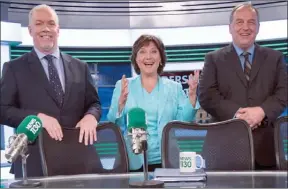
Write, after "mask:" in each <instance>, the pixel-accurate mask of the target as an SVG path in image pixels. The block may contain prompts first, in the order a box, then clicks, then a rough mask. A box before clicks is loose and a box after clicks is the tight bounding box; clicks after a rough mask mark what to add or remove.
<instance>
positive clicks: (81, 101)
mask: <svg viewBox="0 0 288 189" xmlns="http://www.w3.org/2000/svg"><path fill="white" fill-rule="evenodd" d="M61 57H62V61H63V65H64V72H65V97H64V102H63V105H62V106H59V105H58V103H57V101H56V98H55V96H54V93H53V90H52V88H51V87H50V85H49V81H48V78H47V76H46V74H45V72H44V69H43V67H42V64H41V62H40V60H39V58H38V57H37V54H36V52H35V51H34V50H32V51H31V52H29V53H26V54H24V55H23V56H21V57H19V58H17V59H15V60H12V61H10V62H7V63H5V64H4V66H3V75H2V78H1V101H0V102H1V104H0V105H1V117H0V123H1V124H4V125H8V126H11V127H14V128H17V126H18V125H19V124H20V123H21V121H22V120H23V119H24V118H25V117H26V116H28V115H37V114H38V113H44V114H47V115H49V116H52V117H54V118H56V119H57V120H58V122H59V124H60V125H61V126H62V127H70V128H71V127H75V126H76V124H77V122H78V121H80V120H81V119H82V118H83V116H84V115H85V114H88V113H89V114H92V115H94V116H95V118H96V119H97V121H98V122H99V120H100V116H101V104H100V101H99V97H98V94H97V91H96V90H95V87H94V85H93V83H92V82H93V81H92V77H91V75H90V73H89V70H88V66H87V64H86V63H84V62H81V61H80V60H78V59H75V58H72V57H71V56H70V55H66V54H63V53H61ZM64 137H65V136H64ZM29 152H30V156H29V158H28V159H27V174H28V176H41V175H42V169H41V164H40V155H39V150H38V142H37V141H36V142H35V143H34V144H32V145H29ZM18 159H19V158H18ZM20 163H21V162H20V161H16V162H15V163H14V164H15V165H13V166H14V171H15V176H16V177H19V176H21V175H22V173H21V164H20ZM13 166H12V168H13ZM12 172H13V170H12Z"/></svg>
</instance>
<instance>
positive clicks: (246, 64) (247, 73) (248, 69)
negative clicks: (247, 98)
mask: <svg viewBox="0 0 288 189" xmlns="http://www.w3.org/2000/svg"><path fill="white" fill-rule="evenodd" d="M249 55H250V53H249V52H243V53H242V56H244V58H245V60H244V74H245V77H246V79H247V81H249V79H250V72H251V63H250V61H249Z"/></svg>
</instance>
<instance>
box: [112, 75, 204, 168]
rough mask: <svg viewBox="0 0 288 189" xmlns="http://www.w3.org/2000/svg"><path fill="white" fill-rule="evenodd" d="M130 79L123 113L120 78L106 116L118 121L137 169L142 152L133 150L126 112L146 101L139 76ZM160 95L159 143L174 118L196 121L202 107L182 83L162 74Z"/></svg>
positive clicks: (140, 162) (130, 156)
mask: <svg viewBox="0 0 288 189" xmlns="http://www.w3.org/2000/svg"><path fill="white" fill-rule="evenodd" d="M128 82H129V84H128V90H129V94H128V98H127V101H126V105H125V107H124V108H123V110H122V112H121V114H119V113H118V100H119V97H120V92H121V80H119V81H117V83H116V86H115V89H114V91H113V96H112V101H111V106H110V109H109V112H108V115H107V118H108V120H109V121H111V122H113V123H116V124H117V125H118V126H119V127H120V128H121V130H122V134H123V137H124V139H125V142H126V147H127V152H128V157H129V167H130V170H137V169H139V168H141V166H142V163H143V155H142V154H139V155H135V154H134V153H133V152H132V148H131V140H130V137H128V136H127V125H126V115H127V113H128V111H129V110H130V109H131V108H134V107H138V103H139V101H141V100H143V99H142V98H141V97H142V92H143V91H142V88H141V77H140V76H136V77H133V78H128ZM159 96H160V99H159V101H160V102H159V108H158V136H159V141H158V142H159V144H161V138H162V131H163V128H164V126H165V125H166V124H167V123H168V122H170V121H173V120H180V121H193V120H194V118H195V114H196V112H197V110H198V109H199V103H198V102H197V103H196V107H195V108H193V106H192V105H191V104H190V101H189V99H188V98H187V96H186V94H185V93H184V91H183V89H182V85H181V84H180V83H177V82H175V81H172V80H170V79H168V78H166V77H159ZM160 150H161V145H160Z"/></svg>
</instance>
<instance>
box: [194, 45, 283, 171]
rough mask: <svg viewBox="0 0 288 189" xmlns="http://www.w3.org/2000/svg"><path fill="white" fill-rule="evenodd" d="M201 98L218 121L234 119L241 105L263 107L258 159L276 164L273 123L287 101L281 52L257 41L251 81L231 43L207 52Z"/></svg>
mask: <svg viewBox="0 0 288 189" xmlns="http://www.w3.org/2000/svg"><path fill="white" fill-rule="evenodd" d="M199 102H200V105H201V106H202V108H203V109H204V110H205V111H207V112H208V113H209V114H210V115H211V116H212V117H213V118H214V120H215V121H223V120H228V119H232V118H233V117H234V115H235V113H236V112H237V110H238V109H239V108H240V107H242V108H244V107H254V106H260V107H262V108H263V110H264V112H265V115H266V117H265V124H263V125H262V126H261V127H259V128H257V129H255V130H254V131H253V136H254V146H255V156H256V162H257V163H258V164H260V165H264V166H265V165H266V166H271V165H275V153H274V145H273V144H274V143H273V142H274V140H273V136H274V135H273V129H272V123H273V122H274V121H275V119H276V118H277V117H278V116H280V114H281V113H282V112H283V110H284V107H285V106H286V104H287V73H286V70H285V65H284V57H283V55H282V53H281V52H278V51H275V50H272V49H270V48H265V47H260V46H259V45H257V44H256V46H255V52H254V58H253V62H252V69H251V75H250V82H249V83H248V82H247V80H246V79H245V76H244V72H243V69H242V67H241V63H240V60H239V57H238V55H237V53H236V51H235V49H234V47H233V45H232V44H230V45H229V46H226V47H224V48H222V49H219V50H217V51H214V52H210V53H208V54H207V55H206V56H205V64H204V68H203V72H202V75H201V77H200V84H199ZM223 137H225V136H223Z"/></svg>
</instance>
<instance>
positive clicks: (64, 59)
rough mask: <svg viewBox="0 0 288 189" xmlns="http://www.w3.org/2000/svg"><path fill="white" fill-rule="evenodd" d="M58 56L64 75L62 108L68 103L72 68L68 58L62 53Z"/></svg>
mask: <svg viewBox="0 0 288 189" xmlns="http://www.w3.org/2000/svg"><path fill="white" fill-rule="evenodd" d="M60 55H61V58H62V62H63V67H64V73H65V95H64V102H63V106H65V104H67V103H68V99H69V94H70V91H71V86H72V79H73V73H72V68H71V59H70V57H69V56H67V55H66V54H64V53H60Z"/></svg>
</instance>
